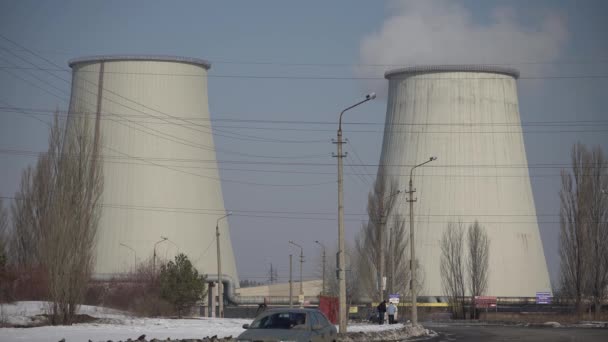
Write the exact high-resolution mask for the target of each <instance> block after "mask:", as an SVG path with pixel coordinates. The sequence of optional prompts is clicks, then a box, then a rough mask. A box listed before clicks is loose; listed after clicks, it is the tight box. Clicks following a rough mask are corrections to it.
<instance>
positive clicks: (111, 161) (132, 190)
mask: <svg viewBox="0 0 608 342" xmlns="http://www.w3.org/2000/svg"><path fill="white" fill-rule="evenodd" d="M69 65H70V67H71V68H72V69H73V75H72V94H71V100H70V109H69V118H68V125H69V124H70V122H71V121H74V119H75V118H79V117H86V118H94V123H93V125H95V130H94V132H95V133H93V134H95V135H97V136H98V137H99V138H100V140H99V144H100V145H99V147H100V149H99V151H100V152H99V153H100V154H101V156H102V161H103V175H104V187H103V194H102V196H101V203H102V204H103V207H102V211H101V217H100V223H99V232H98V237H97V247H96V261H95V269H94V276H95V277H96V278H101V279H103V278H108V277H111V276H113V275H115V274H117V273H124V272H127V271H130V270H132V269H133V268H134V267H135V265H136V263H140V262H144V261H152V262H153V260H154V259H153V257H154V254H156V263H157V266H158V265H159V264H160V262H162V261H166V260H172V259H173V257H174V256H175V255H176V254H178V253H184V254H186V255H187V256H188V257H189V259H190V260H191V261H192V263H193V264H194V266H195V267H196V268H197V269H198V270H199V272H201V273H203V274H207V275H208V276H209V278H210V280H212V279H216V278H217V259H216V258H217V257H216V255H217V254H216V245H215V244H216V242H215V241H216V240H215V227H216V222H217V220H218V219H219V218H220V217H222V216H223V215H224V214H225V210H224V199H223V196H222V189H221V184H220V178H219V174H218V168H217V163H216V157H215V147H214V142H213V136H212V131H211V125H210V121H209V109H208V103H207V70H208V69H209V67H210V64H209V63H207V62H206V61H203V60H200V59H194V58H181V57H164V56H161V57H159V56H96V57H86V58H78V59H74V60H71V61H70V62H69ZM92 131H93V130H92ZM219 227H220V236H221V238H220V243H221V253H222V271H223V272H222V273H223V274H224V276H223V278H224V281H225V282H233V284H238V278H237V273H236V265H235V260H234V255H233V252H232V245H231V242H230V232H229V229H228V222H227V220H221V221H220V222H219ZM229 285H230V284H229Z"/></svg>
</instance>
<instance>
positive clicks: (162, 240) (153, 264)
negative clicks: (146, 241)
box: [152, 236, 167, 274]
mask: <svg viewBox="0 0 608 342" xmlns="http://www.w3.org/2000/svg"><path fill="white" fill-rule="evenodd" d="M165 241H167V238H166V237H164V236H161V240H160V241H158V242H156V243H155V244H154V257H153V258H152V269H153V270H154V274H156V245H158V244H159V243H161V242H165Z"/></svg>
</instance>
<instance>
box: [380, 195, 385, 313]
mask: <svg viewBox="0 0 608 342" xmlns="http://www.w3.org/2000/svg"><path fill="white" fill-rule="evenodd" d="M380 205H382V207H381V214H380V215H381V216H380V226H379V227H378V247H379V248H378V251H379V253H380V261H379V263H380V265H378V266H379V267H378V268H379V272H378V273H379V274H378V301H379V302H382V300H384V287H383V285H384V274H386V272H385V269H384V225H385V224H386V218H385V216H384V198H382V200H381V203H380Z"/></svg>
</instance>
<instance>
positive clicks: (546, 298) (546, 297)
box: [536, 292, 553, 304]
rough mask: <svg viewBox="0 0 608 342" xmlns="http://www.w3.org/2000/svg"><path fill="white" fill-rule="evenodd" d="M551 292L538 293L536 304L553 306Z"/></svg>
mask: <svg viewBox="0 0 608 342" xmlns="http://www.w3.org/2000/svg"><path fill="white" fill-rule="evenodd" d="M552 298H553V296H551V292H536V304H551V299H552Z"/></svg>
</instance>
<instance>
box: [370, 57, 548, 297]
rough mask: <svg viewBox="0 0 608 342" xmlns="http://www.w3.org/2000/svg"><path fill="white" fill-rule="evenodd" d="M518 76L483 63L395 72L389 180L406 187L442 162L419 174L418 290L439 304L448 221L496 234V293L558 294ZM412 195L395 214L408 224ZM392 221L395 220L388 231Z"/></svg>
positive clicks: (492, 278) (385, 152)
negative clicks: (542, 223) (536, 191)
mask: <svg viewBox="0 0 608 342" xmlns="http://www.w3.org/2000/svg"><path fill="white" fill-rule="evenodd" d="M518 77H519V72H518V71H517V70H514V69H510V68H503V67H490V66H477V65H465V66H415V67H408V68H403V69H398V70H392V71H388V72H386V73H385V78H386V79H388V81H389V93H388V103H387V113H386V121H385V128H384V140H383V145H382V154H381V157H380V163H379V164H380V165H381V167H380V168H379V170H378V172H379V174H383V175H385V176H387V179H390V178H393V179H395V180H396V181H397V182H398V186H399V189H400V190H402V191H405V190H407V187H408V181H409V176H410V171H411V169H412V167H413V166H415V165H418V164H420V163H423V162H425V161H428V160H429V158H430V157H431V156H436V157H437V158H438V159H437V160H435V161H433V162H431V163H428V164H426V165H424V166H422V167H419V168H416V169H415V171H414V173H413V174H414V176H413V187H414V189H415V190H416V192H415V193H414V198H416V199H417V201H416V202H415V203H414V216H415V219H414V227H415V228H414V229H415V246H416V261H417V264H418V267H419V274H420V276H419V277H418V278H419V279H418V280H419V282H418V286H419V287H418V288H419V290H418V293H419V295H420V296H423V297H424V296H427V297H429V298H428V299H429V300H433V299H432V298H433V296H441V295H443V294H444V291H443V290H442V285H441V274H440V256H441V246H440V241H441V237H442V234H443V232H444V230H445V229H446V228H447V226H448V222H461V223H463V225H464V226H465V228H466V227H468V225H470V224H471V223H473V222H474V221H478V222H479V223H480V224H481V225H482V226H483V227H484V228H485V229H486V232H487V233H488V235H489V238H490V252H489V265H490V268H489V279H488V289H487V291H486V294H487V295H490V296H500V297H533V296H534V295H535V293H536V292H539V291H550V290H551V285H550V282H549V275H548V271H547V265H546V262H545V256H544V253H543V245H542V242H541V239H540V234H539V228H538V222H537V218H536V209H535V204H534V198H533V195H532V189H531V186H530V176H529V171H528V161H527V158H526V150H525V147H524V139H523V135H522V127H521V120H520V114H519V104H518V97H517V82H516V80H517V78H518ZM406 198H407V195H404V194H401V195H400V196H399V199H398V201H397V207H396V208H395V210H396V211H395V213H397V214H400V215H401V216H402V217H403V218H405V220H406V227H408V226H409V224H408V223H409V220H408V218H409V214H410V213H409V203H408V202H406ZM390 224H391V223H390V219H389V223H388V226H387V228H388V229H390ZM408 236H409V234H408ZM465 241H466V237H465ZM407 255H408V260H405V262H408V263H409V252H408V253H407ZM435 298H436V297H435Z"/></svg>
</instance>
